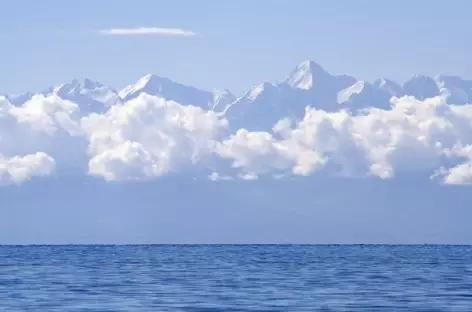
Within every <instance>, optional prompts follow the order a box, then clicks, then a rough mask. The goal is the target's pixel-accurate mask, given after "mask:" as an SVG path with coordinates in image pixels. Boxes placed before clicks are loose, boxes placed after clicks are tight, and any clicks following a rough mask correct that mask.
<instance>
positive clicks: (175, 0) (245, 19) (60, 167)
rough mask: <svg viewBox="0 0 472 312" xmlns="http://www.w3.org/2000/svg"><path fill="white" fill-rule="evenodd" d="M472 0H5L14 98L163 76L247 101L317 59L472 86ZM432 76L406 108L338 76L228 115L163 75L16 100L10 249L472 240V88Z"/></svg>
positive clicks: (7, 215) (0, 101)
mask: <svg viewBox="0 0 472 312" xmlns="http://www.w3.org/2000/svg"><path fill="white" fill-rule="evenodd" d="M470 3H471V2H470V0H468V1H466V0H464V1H461V0H456V1H454V2H449V3H447V4H446V2H444V1H441V2H440V1H426V0H417V1H411V0H409V1H372V0H359V1H348V0H346V1H314V0H306V1H301V0H298V1H297V0H292V1H278V0H270V1H269V0H266V1H255V0H250V1H249V0H247V1H246V0H245V1H216V0H211V1H210V0H201V1H191V0H188V1H182V0H172V1H151V0H149V1H96V0H94V1H90V0H89V1H86V0H82V1H76V2H71V1H52V0H49V1H48V0H44V1H39V0H31V1H26V0H15V1H4V2H3V3H2V5H3V6H2V7H1V10H2V12H3V14H2V18H1V19H0V40H1V43H2V50H1V51H2V52H1V54H0V64H1V70H0V94H1V93H7V94H12V93H21V92H26V91H35V90H38V91H39V90H42V89H43V88H45V87H48V86H50V85H53V84H57V83H65V82H69V81H71V80H72V79H74V78H79V79H81V78H85V77H88V78H92V79H95V80H98V81H101V82H103V83H104V84H106V85H110V86H114V87H116V88H121V87H123V86H125V85H126V84H129V83H133V82H135V81H136V80H137V79H138V78H140V77H142V76H144V75H145V74H147V73H155V74H157V75H160V76H164V77H168V78H171V79H173V80H175V81H178V82H181V83H184V84H188V85H193V86H196V87H199V88H203V89H208V90H210V89H212V88H229V89H230V90H231V91H233V92H234V93H241V92H243V91H244V90H245V89H247V88H249V87H250V86H251V85H252V84H254V83H260V82H263V81H267V80H269V81H276V80H281V79H283V78H284V77H285V76H286V75H288V74H289V72H290V71H291V70H292V69H293V68H294V67H295V66H297V65H298V64H299V63H300V62H302V61H304V60H306V59H311V60H313V61H315V62H318V63H319V64H321V65H322V66H323V67H325V68H326V69H327V70H328V71H330V72H331V73H333V74H350V75H354V76H356V77H358V78H363V79H367V80H373V79H376V78H379V77H388V78H391V79H394V80H397V81H403V80H406V79H407V78H408V77H410V76H412V75H413V74H416V73H419V74H426V75H431V76H434V75H436V74H439V73H442V74H447V75H459V76H462V77H464V78H471V79H472V58H471V56H472V40H470V38H472V36H471V35H472V27H471V26H472V22H470V12H472V4H470ZM143 32H145V33H147V35H142V34H141V35H138V34H137V33H143ZM305 65H307V66H308V65H310V64H305ZM308 67H310V66H308ZM308 67H306V68H305V69H303V66H302V67H301V68H300V70H301V71H302V69H303V75H302V76H301V77H302V78H303V79H304V78H306V77H308V76H305V74H307V75H308V73H309V71H310V70H311V69H310V68H311V67H310V68H308ZM305 71H306V72H305ZM157 80H158V81H159V79H157ZM339 81H341V80H339ZM416 82H417V84H416V85H414V86H413V87H412V88H413V89H415V92H416V91H418V92H416V93H415V94H419V96H418V97H417V98H413V97H403V98H400V99H398V98H396V99H393V100H391V101H390V102H389V101H388V99H390V95H389V94H388V93H385V95H387V97H386V98H384V97H383V96H382V97H378V93H375V92H373V93H369V92H370V91H369V89H368V88H365V90H366V91H365V93H359V94H360V95H363V96H364V95H365V96H366V97H367V98H364V99H363V98H362V96H360V97H359V98H360V99H361V100H365V101H366V103H365V104H366V105H370V106H368V108H370V109H367V110H365V111H363V112H362V113H360V114H359V113H358V111H356V107H358V108H366V107H367V106H362V107H361V106H355V105H351V104H342V105H344V106H342V105H341V104H340V103H339V102H338V101H337V95H338V93H337V92H338V91H340V90H341V89H344V88H345V87H346V86H343V87H341V86H340V85H339V86H338V80H333V81H331V79H329V78H328V79H326V81H325V82H323V81H322V83H320V84H317V85H316V86H317V88H311V89H309V90H305V89H303V88H302V89H299V88H295V87H294V88H290V89H287V90H285V89H284V88H279V89H277V88H272V87H270V86H268V87H267V90H266V86H264V87H263V88H256V89H255V90H253V91H254V93H251V96H253V95H254V94H256V95H255V96H254V98H255V99H254V100H253V101H252V102H251V101H249V102H245V101H240V102H236V103H238V104H235V105H233V106H234V109H235V112H236V113H232V114H231V109H229V113H228V111H227V112H226V114H225V115H224V116H222V115H221V114H219V113H217V112H215V111H212V110H208V106H207V105H208V98H207V94H204V96H203V97H202V99H200V95H201V94H202V93H198V92H197V95H195V94H194V93H192V92H189V94H190V95H189V97H191V99H189V100H188V102H190V103H193V101H195V105H200V106H201V107H200V108H199V107H195V106H189V105H182V104H184V103H181V102H179V101H177V100H175V101H172V100H173V99H174V98H172V97H171V98H169V97H166V100H164V99H162V98H161V97H156V96H153V94H154V95H155V93H153V92H151V91H155V89H157V88H155V86H156V85H155V84H154V85H153V84H152V83H151V82H149V81H148V83H149V85H146V87H148V86H149V88H150V89H153V90H150V92H149V93H146V92H147V91H146V90H145V89H146V88H143V89H139V88H138V91H136V90H134V91H136V93H135V94H134V95H136V97H131V98H130V100H125V103H123V105H113V106H112V107H111V108H110V109H107V107H108V106H107V105H108V104H109V103H110V101H109V100H110V99H111V100H113V101H115V102H113V103H119V102H118V101H116V97H114V95H113V94H112V96H111V97H109V98H108V97H107V95H110V94H111V93H113V92H109V93H106V90H105V93H104V94H105V95H103V94H102V93H99V92H98V91H97V93H94V92H92V93H85V95H84V96H82V95H83V94H79V95H77V94H76V93H74V92H72V91H71V90H69V91H70V92H69V91H68V90H67V88H63V89H62V91H64V90H65V91H64V92H65V93H62V92H56V93H55V94H52V95H44V96H42V95H38V96H36V97H32V98H25V99H24V101H25V102H23V103H22V104H15V103H14V102H13V101H14V100H17V99H18V98H16V99H15V98H14V97H11V98H4V97H0V244H2V243H77V242H82V243H90V242H108V243H109V242H113V243H126V242H130V243H135V242H138V243H148V242H152V243H165V242H171V243H179V242H189V243H199V242H213V243H220V242H222V243H224V242H226V243H232V242H253V243H254V242H278V243H280V242H295V243H296V242H298V243H301V242H307V243H464V242H465V243H470V242H471V240H472V228H471V227H470V220H471V216H472V210H471V209H470V207H471V204H472V193H471V192H470V190H469V188H470V185H471V184H472V104H467V103H471V102H470V101H472V89H471V86H467V83H463V82H461V81H460V82H456V81H453V82H448V84H447V85H446V82H444V80H443V82H444V85H443V86H441V93H440V94H439V89H438V88H437V85H436V84H435V82H434V81H433V82H432V84H433V85H434V86H433V88H435V90H436V89H437V91H438V94H439V95H438V96H437V97H434V98H423V95H422V94H426V93H428V91H429V90H428V88H429V86H430V85H428V84H427V83H426V84H424V80H421V79H420V80H416ZM343 83H344V82H343ZM346 83H347V82H346ZM360 85H362V84H356V85H355V86H356V88H357V87H359V86H360ZM319 86H321V87H319ZM338 87H339V90H338V89H336V88H338ZM159 89H160V88H159ZM164 89H165V88H164ZM274 89H275V91H274ZM143 90H144V91H146V92H141V91H143ZM344 90H345V89H344ZM349 90H350V91H352V90H353V89H351V88H349ZM95 91H96V90H95ZM134 91H133V92H134ZM167 91H168V90H167ZM167 91H166V92H167ZM266 91H267V92H266ZM279 91H280V92H279ZM325 91H326V92H325ZM354 91H355V90H354ZM424 91H425V92H424ZM133 92H131V93H130V94H131V95H133ZM159 92H161V91H159ZM173 92H175V93H179V95H185V96H186V94H180V93H185V92H184V91H181V89H179V88H170V92H169V93H168V94H171V93H173ZM359 92H360V91H359ZM362 92H364V89H362ZM59 93H60V94H59ZM151 93H152V94H151ZM449 93H450V94H449ZM138 94H139V95H138ZM343 94H344V93H343ZM75 95H77V97H75ZM161 95H162V94H161ZM174 95H175V94H173V95H172V96H174ZM351 95H352V98H353V99H355V98H356V95H357V93H355V92H353V93H352V94H351ZM381 95H383V94H381ZM95 96H96V97H95ZM184 98H186V97H184ZM249 98H250V97H248V99H249ZM12 99H14V100H12ZM20 99H21V97H20ZM96 99H97V100H96ZM306 99H309V100H310V101H312V100H313V101H314V102H316V103H315V104H318V105H324V104H327V106H316V105H314V106H313V107H308V108H306V107H305V105H306V103H307V102H304V101H305V100H306ZM332 99H334V102H330V101H331V100H332ZM458 99H459V100H460V101H462V102H460V103H459V100H458ZM462 99H463V100H462ZM382 100H385V102H386V105H385V106H382V105H383V104H382V103H380V102H381V101H382ZM100 101H102V102H100ZM323 101H328V103H321V102H323ZM454 101H457V102H454ZM200 102H201V103H200ZM210 102H211V100H210ZM367 102H368V103H367ZM199 103H200V104H199ZM202 103H203V104H202ZM349 103H351V102H349ZM328 104H329V105H328ZM338 104H339V105H338ZM238 105H240V106H238ZM332 105H337V106H332ZM350 105H351V106H350ZM387 105H388V106H387ZM372 106H374V107H372ZM316 107H317V108H316ZM320 107H321V108H320ZM323 107H325V109H326V111H324V110H323ZM326 107H327V108H326ZM201 108H203V109H201ZM254 108H255V109H254ZM297 108H301V110H300V111H297ZM349 108H351V109H352V111H351V113H348V112H347V111H346V110H345V109H349ZM238 109H240V110H238ZM241 112H242V113H241ZM293 112H295V114H294V113H293ZM240 113H241V114H240ZM286 116H292V117H294V118H295V117H296V118H298V119H297V121H299V122H297V123H296V122H294V123H293V124H290V122H289V121H290V120H288V119H285V118H284V117H286ZM235 117H236V118H235ZM238 118H241V119H238ZM238 120H239V121H241V123H238ZM252 120H254V121H255V124H256V126H261V129H260V128H257V127H255V128H251V121H252ZM264 120H268V121H269V122H268V123H267V124H266V123H264ZM235 125H236V126H235ZM248 125H249V126H248ZM241 127H244V128H246V129H247V130H245V129H240V128H241ZM236 129H238V131H236ZM339 175H340V176H341V177H340V176H339ZM333 176H334V178H333ZM283 177H285V179H284V178H283ZM328 177H329V178H328ZM194 178H195V179H197V180H194ZM279 178H281V179H280V180H279ZM364 178H365V179H364ZM198 179H200V180H198ZM229 180H231V181H229ZM249 180H251V181H249ZM253 180H255V181H253ZM195 181H196V182H195ZM467 185H468V186H467Z"/></svg>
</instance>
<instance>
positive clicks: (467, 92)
mask: <svg viewBox="0 0 472 312" xmlns="http://www.w3.org/2000/svg"><path fill="white" fill-rule="evenodd" d="M141 93H147V94H149V95H153V96H157V97H161V98H163V99H166V100H171V101H175V102H177V103H179V104H182V105H195V106H198V107H201V108H202V109H204V110H214V111H216V112H219V113H222V114H224V115H225V116H226V117H227V118H228V119H229V120H232V121H233V124H234V125H235V127H241V126H244V127H246V128H248V129H250V130H260V129H267V127H268V126H270V125H273V124H274V123H275V122H276V121H277V120H280V119H281V118H284V117H287V116H289V117H291V118H293V119H295V120H297V119H300V118H302V117H303V114H304V110H305V107H306V106H312V107H315V108H317V109H322V110H325V111H337V110H339V109H347V110H350V111H352V112H353V113H356V111H360V110H362V109H365V108H368V107H377V108H381V109H388V108H389V107H390V100H391V98H392V97H402V96H413V97H415V98H417V99H419V100H424V99H426V98H431V97H436V96H443V97H444V98H445V99H446V102H448V103H450V104H466V103H472V80H467V79H463V78H461V77H459V76H450V75H436V76H435V77H429V76H426V75H421V74H417V75H413V76H411V78H410V79H408V80H406V81H405V82H403V83H402V84H400V83H397V82H395V81H393V80H391V79H388V78H379V79H376V80H375V81H373V82H368V81H365V80H362V79H358V78H355V77H352V76H349V75H333V74H331V73H329V72H328V71H327V70H325V69H324V68H323V67H322V66H321V65H319V64H318V63H315V62H314V61H311V60H306V61H303V62H301V63H300V64H299V65H298V66H296V67H295V68H293V69H292V70H291V71H290V72H289V75H287V76H286V77H285V78H284V79H282V80H280V81H278V82H262V83H259V84H254V85H253V86H251V87H250V88H249V89H248V90H247V91H245V92H243V93H242V94H241V95H240V96H235V95H234V94H232V93H231V92H230V91H229V90H228V89H222V90H216V89H215V90H212V91H207V90H202V89H198V88H195V87H192V86H188V85H184V84H181V83H178V82H175V81H173V80H171V79H169V78H165V77H160V76H157V75H155V74H146V75H145V76H143V77H141V78H140V79H138V80H137V81H136V82H135V83H132V84H129V85H127V86H125V87H124V88H122V89H120V90H117V89H114V88H112V87H109V86H106V85H104V84H102V83H100V82H98V81H94V80H92V79H90V78H84V79H82V80H78V79H73V80H72V81H71V82H69V83H65V84H59V85H54V86H51V87H49V88H46V89H43V90H42V91H39V92H25V93H22V94H19V95H8V94H6V95H4V96H3V97H4V98H5V99H6V100H8V101H9V102H10V103H12V104H13V105H15V106H20V105H22V104H24V103H25V102H27V101H28V100H30V99H31V98H32V97H33V96H34V95H36V94H43V95H45V96H49V95H53V94H55V95H58V96H59V97H60V98H62V99H65V100H70V101H72V102H75V103H76V104H77V105H79V107H80V108H81V110H84V111H85V112H100V113H101V112H104V111H106V110H107V109H108V108H109V107H111V106H113V105H115V104H119V103H124V102H126V101H128V100H131V99H133V98H136V97H137V96H139V94H141Z"/></svg>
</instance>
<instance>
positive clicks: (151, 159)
mask: <svg viewBox="0 0 472 312" xmlns="http://www.w3.org/2000/svg"><path fill="white" fill-rule="evenodd" d="M226 127H227V122H226V120H224V119H221V118H220V117H219V116H218V115H217V114H216V113H215V112H212V111H204V110H202V109H201V108H199V107H196V106H184V105H180V104H178V103H176V102H172V101H166V100H164V99H161V98H157V97H154V96H150V95H147V94H145V93H143V94H141V95H140V96H139V97H138V98H136V99H133V100H130V101H128V102H127V103H125V104H124V105H120V106H114V107H112V108H111V109H110V110H109V111H108V112H107V113H105V114H102V115H99V114H92V115H90V116H88V117H85V118H83V119H82V128H83V129H84V131H85V133H86V135H87V137H88V139H89V142H90V144H89V149H88V152H89V154H90V157H91V159H90V162H89V171H90V173H91V174H94V175H99V176H103V177H104V178H105V179H107V180H123V179H124V180H127V179H145V178H150V177H155V176H160V175H163V174H166V173H168V172H173V171H177V170H180V169H182V167H185V166H186V165H192V164H196V163H197V162H198V161H199V160H200V159H201V158H202V157H205V156H206V155H209V154H210V153H211V151H212V150H213V146H214V144H215V140H216V139H217V137H218V135H219V134H220V133H221V131H222V130H224V129H225V128H226Z"/></svg>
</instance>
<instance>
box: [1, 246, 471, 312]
mask: <svg viewBox="0 0 472 312" xmlns="http://www.w3.org/2000/svg"><path fill="white" fill-rule="evenodd" d="M0 311H11V312H13V311H48V312H52V311H71V312H72V311H97V312H98V311H100V312H103V311H145V312H150V311H472V247H470V246H367V245H365V246H362V245H351V246H343V245H339V246H338V245H330V246H301V245H298V246H297V245H239V246H238V245H232V246H231V245H222V246H217V245H200V246H189V245H187V246H160V245H149V246H3V247H0Z"/></svg>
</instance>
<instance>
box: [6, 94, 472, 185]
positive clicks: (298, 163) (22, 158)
mask: <svg viewBox="0 0 472 312" xmlns="http://www.w3.org/2000/svg"><path fill="white" fill-rule="evenodd" d="M229 129H230V127H229V125H228V121H227V120H226V119H225V118H224V116H221V115H220V114H217V113H215V112H213V111H211V110H204V109H202V108H199V107H196V106H187V105H180V104H178V103H176V102H173V101H168V100H164V99H162V98H158V97H155V96H151V95H147V94H144V93H143V94H141V95H140V96H139V97H137V98H135V99H133V100H130V101H128V102H125V103H124V104H120V105H115V106H112V107H111V108H110V109H109V110H108V111H106V112H105V113H103V114H102V113H91V114H89V113H85V112H81V110H80V107H79V106H78V105H76V104H74V103H73V102H70V101H65V100H62V99H60V98H59V97H57V96H49V97H48V96H35V97H33V98H32V99H31V100H29V101H28V102H26V103H25V104H23V105H21V106H18V107H16V106H13V105H11V104H10V103H9V102H8V100H7V99H2V100H1V101H0V183H3V184H5V183H20V182H23V181H25V180H27V179H29V178H31V177H34V176H44V175H48V174H53V173H54V172H56V170H55V169H57V168H67V167H72V166H79V167H80V166H82V165H83V167H84V168H86V169H84V170H86V171H87V172H84V174H90V175H94V176H98V177H102V178H103V179H105V180H107V181H122V180H145V179H152V178H155V177H159V176H163V175H166V174H172V173H179V174H185V173H187V172H193V173H195V170H196V168H198V169H199V170H201V172H203V173H204V174H205V175H206V176H208V179H211V180H221V179H225V180H226V179H246V180H253V179H257V178H260V177H271V178H283V177H287V176H309V175H313V174H317V173H321V172H322V173H326V174H329V175H343V176H362V177H369V176H370V177H373V178H380V179H390V178H394V177H395V176H396V175H397V174H399V173H401V172H408V171H418V172H426V173H427V174H429V175H430V176H431V178H432V179H433V180H435V181H439V182H441V183H447V184H470V183H472V105H470V104H466V105H450V104H447V103H446V102H445V100H444V99H443V98H442V97H435V98H430V99H426V100H423V101H421V100H417V99H415V98H413V97H402V98H393V99H392V105H391V108H390V109H379V108H370V109H367V110H364V111H362V112H361V113H357V114H355V115H352V114H351V113H349V112H348V111H344V110H340V111H338V112H326V111H323V110H318V109H315V108H312V107H307V108H306V111H305V115H304V118H303V119H302V120H300V121H299V122H297V123H293V122H292V121H291V120H290V119H288V118H284V119H281V120H280V121H279V122H277V123H276V124H275V125H274V126H273V128H272V129H269V130H267V131H259V132H254V131H248V130H246V129H239V130H237V131H236V132H234V133H230V132H229Z"/></svg>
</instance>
